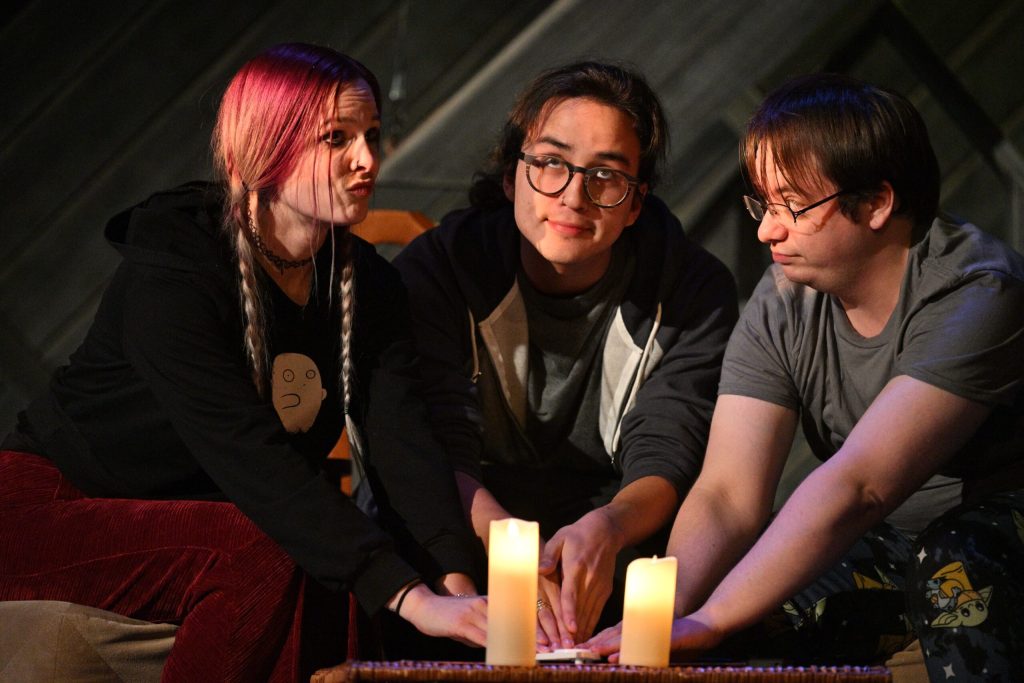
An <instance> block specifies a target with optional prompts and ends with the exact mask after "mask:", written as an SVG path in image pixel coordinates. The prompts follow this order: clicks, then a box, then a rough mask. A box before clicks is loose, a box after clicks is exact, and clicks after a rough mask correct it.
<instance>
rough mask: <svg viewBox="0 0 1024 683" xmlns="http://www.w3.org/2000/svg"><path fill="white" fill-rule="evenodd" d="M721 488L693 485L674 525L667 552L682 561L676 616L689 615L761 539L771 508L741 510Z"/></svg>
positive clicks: (677, 588)
mask: <svg viewBox="0 0 1024 683" xmlns="http://www.w3.org/2000/svg"><path fill="white" fill-rule="evenodd" d="M750 512H753V511H750V510H742V509H740V508H739V507H738V506H736V505H734V504H732V503H731V501H730V500H729V498H727V497H726V496H724V495H723V494H722V493H721V492H715V491H713V490H708V489H702V488H700V487H699V486H697V487H695V488H694V489H693V490H691V491H690V493H689V495H687V497H686V500H685V501H683V505H682V508H680V511H679V515H678V516H677V517H676V521H675V524H674V525H673V526H672V535H671V536H670V537H669V541H668V554H669V555H672V556H674V557H675V558H676V559H677V561H678V563H679V569H678V572H677V583H676V606H675V613H676V616H682V615H684V614H689V613H690V612H692V611H693V610H695V609H696V608H697V607H699V606H700V605H701V604H703V603H704V601H705V600H706V599H707V597H708V596H709V595H710V594H711V592H712V591H713V590H714V589H715V587H716V586H717V585H718V583H719V582H720V581H721V580H722V578H723V577H724V576H725V575H726V574H728V573H729V570H730V569H732V568H733V566H734V565H735V564H736V562H737V561H739V559H740V558H741V557H742V556H743V553H745V552H746V551H747V550H748V549H749V548H750V546H751V545H753V543H754V541H755V540H756V539H757V535H758V533H760V531H761V529H762V527H763V525H764V523H765V521H766V520H767V511H765V512H764V513H762V514H741V513H750Z"/></svg>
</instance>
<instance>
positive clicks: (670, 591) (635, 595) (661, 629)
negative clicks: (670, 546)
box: [619, 557, 676, 666]
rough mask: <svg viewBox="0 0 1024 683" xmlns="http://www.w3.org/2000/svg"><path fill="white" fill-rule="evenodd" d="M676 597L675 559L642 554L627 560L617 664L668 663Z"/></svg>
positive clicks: (648, 664)
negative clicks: (642, 555)
mask: <svg viewBox="0 0 1024 683" xmlns="http://www.w3.org/2000/svg"><path fill="white" fill-rule="evenodd" d="M675 596H676V558H674V557H662V558H660V559H659V558H658V557H652V558H648V557H641V558H639V559H636V560H633V561H632V562H630V563H629V567H627V568H626V595H625V602H624V604H623V608H622V646H621V649H620V651H619V662H620V663H622V664H632V665H635V666H668V658H669V650H670V649H671V641H672V612H673V608H674V606H675Z"/></svg>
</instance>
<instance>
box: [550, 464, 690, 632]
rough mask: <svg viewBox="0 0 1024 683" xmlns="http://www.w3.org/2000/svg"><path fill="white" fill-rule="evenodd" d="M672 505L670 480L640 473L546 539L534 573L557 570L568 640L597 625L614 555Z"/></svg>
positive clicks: (645, 533) (660, 520)
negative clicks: (604, 500)
mask: <svg viewBox="0 0 1024 683" xmlns="http://www.w3.org/2000/svg"><path fill="white" fill-rule="evenodd" d="M678 504H679V499H678V496H677V494H676V489H675V487H674V486H672V484H670V483H669V482H668V481H666V480H665V479H662V478H661V477H654V476H649V477H643V478H641V479H637V480H636V481H634V482H632V483H630V484H628V485H627V486H625V487H623V488H622V490H620V491H619V492H618V493H617V494H616V495H615V497H614V498H613V499H612V500H611V501H610V502H609V503H608V504H607V505H604V506H601V507H599V508H597V509H595V510H592V511H590V512H588V513H587V514H585V515H583V517H581V518H580V519H579V521H577V522H575V523H573V524H570V525H569V526H566V527H562V528H561V529H559V530H558V531H557V532H555V534H554V535H553V536H552V537H551V540H549V541H548V542H547V544H546V546H545V548H544V552H543V554H542V556H541V565H540V572H541V574H545V575H549V574H552V573H554V572H555V571H556V569H559V568H560V569H561V573H562V584H561V615H562V621H563V622H564V624H565V627H566V628H567V629H568V635H569V637H570V638H571V639H572V641H573V642H579V641H581V640H586V639H587V638H589V637H590V635H591V634H592V633H593V631H594V626H596V625H597V620H598V618H599V617H600V616H601V610H602V609H603V608H604V605H605V602H606V601H607V600H608V596H609V595H610V594H611V589H612V578H613V575H614V573H615V556H616V555H618V553H619V551H620V550H622V549H623V548H626V547H629V546H631V545H635V544H637V543H639V542H640V541H642V540H644V539H646V538H648V537H649V536H650V535H651V534H653V533H654V532H655V531H657V530H658V529H659V528H661V526H663V525H664V524H665V523H666V522H668V521H669V520H670V519H671V518H672V515H673V514H674V513H675V511H676V507H677V505H678ZM564 635H565V634H563V636H564ZM565 646H567V647H571V646H572V645H571V644H569V645H565Z"/></svg>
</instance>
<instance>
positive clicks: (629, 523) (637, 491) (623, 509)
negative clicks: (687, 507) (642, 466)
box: [599, 476, 679, 548]
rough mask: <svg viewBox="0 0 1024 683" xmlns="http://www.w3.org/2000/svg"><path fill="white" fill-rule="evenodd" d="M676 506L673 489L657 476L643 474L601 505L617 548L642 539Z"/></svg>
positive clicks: (666, 518) (658, 526)
mask: <svg viewBox="0 0 1024 683" xmlns="http://www.w3.org/2000/svg"><path fill="white" fill-rule="evenodd" d="M678 507H679V496H678V495H677V494H676V489H675V487H674V486H672V484H670V483H669V482H668V481H667V480H665V479H662V478H661V477H653V476H652V477H643V478H641V479H637V480H636V481H634V482H632V483H630V484H629V485H627V486H626V487H625V488H623V489H622V490H621V491H619V492H618V493H617V494H615V497H614V498H612V500H611V501H610V502H609V503H608V504H607V505H605V506H603V507H601V508H599V509H600V510H601V511H602V512H603V513H604V514H606V515H607V516H608V518H609V521H610V522H611V524H612V526H613V527H614V529H615V530H616V532H617V535H618V539H617V541H618V545H619V547H620V548H627V547H629V546H632V545H636V544H637V543H640V542H641V541H644V540H646V539H647V538H649V537H650V536H651V535H652V534H654V533H655V532H656V531H657V530H658V529H660V528H661V527H662V526H664V525H665V524H666V523H667V522H668V521H669V520H670V519H672V516H673V515H674V514H675V513H676V510H677V509H678Z"/></svg>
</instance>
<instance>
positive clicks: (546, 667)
mask: <svg viewBox="0 0 1024 683" xmlns="http://www.w3.org/2000/svg"><path fill="white" fill-rule="evenodd" d="M891 680H892V677H891V676H890V673H889V670H888V669H886V668H883V667H863V666H675V667H668V668H665V669H656V668H647V667H634V666H620V665H617V664H543V665H538V666H534V667H525V666H488V665H486V664H479V663H470V662H426V661H415V662H414V661H400V662H360V661H350V662H347V663H345V664H342V665H340V666H336V667H333V668H330V669H321V670H320V671H317V672H316V673H315V674H313V677H312V679H311V683H354V682H356V681H439V682H440V681H472V682H473V683H477V682H484V681H486V682H491V681H494V682H498V681H509V682H510V683H519V682H523V683H580V682H581V681H585V682H586V683H611V682H612V681H627V682H630V681H632V682H635V683H641V682H644V683H646V682H648V681H650V682H651V683H690V682H694V683H696V682H700V683H728V682H731V681H741V682H743V683H756V682H760V681H764V682H766V683H767V682H769V681H770V682H772V683H775V682H778V683H839V682H841V681H856V682H857V683H890V682H891Z"/></svg>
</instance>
